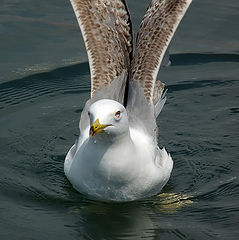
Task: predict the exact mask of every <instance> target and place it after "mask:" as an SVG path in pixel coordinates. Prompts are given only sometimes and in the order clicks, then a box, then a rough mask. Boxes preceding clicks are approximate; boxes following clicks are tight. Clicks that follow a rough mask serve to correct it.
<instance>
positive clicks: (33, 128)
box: [0, 0, 239, 240]
mask: <svg viewBox="0 0 239 240" xmlns="http://www.w3.org/2000/svg"><path fill="white" fill-rule="evenodd" d="M148 2H149V1H143V0H128V5H129V8H130V12H131V16H132V21H133V25H134V32H136V31H137V28H138V25H139V22H140V19H141V18H142V15H143V13H144V11H145V9H146V7H147V5H148ZM238 29H239V3H238V0H227V1H225V0H210V1H209V0H195V1H194V2H193V4H192V5H191V7H190V9H189V11H188V13H187V15H186V16H185V18H184V20H183V21H182V23H181V25H180V27H179V29H178V31H177V33H176V35H175V38H174V39H173V42H172V44H171V47H170V59H171V63H172V64H171V66H169V67H164V68H162V69H161V70H160V73H159V76H158V78H159V79H161V81H163V82H165V83H166V84H167V87H168V100H167V103H166V106H165V108H164V110H163V112H162V114H161V115H160V117H159V119H158V125H159V128H160V136H159V143H160V145H161V146H165V147H166V148H167V150H168V151H169V152H170V153H171V155H172V157H173V159H174V169H173V173H172V176H171V179H170V181H169V182H168V184H167V185H166V187H165V188H164V189H163V192H164V193H166V194H169V193H177V194H179V193H183V194H186V195H187V196H188V197H189V198H190V201H191V203H190V204H189V203H188V202H187V201H181V202H184V203H185V204H184V206H181V207H180V208H179V207H178V208H177V206H178V202H177V201H176V205H170V204H169V203H162V198H160V197H152V198H149V199H146V200H144V201H139V202H133V203H125V204H106V203H101V202H96V201H91V200H88V199H86V198H85V197H84V196H82V195H81V194H79V193H77V192H76V191H75V190H74V189H73V188H72V187H71V185H70V183H69V182H68V181H67V180H66V178H65V176H64V172H63V162H64V157H65V154H66V153H67V151H68V149H69V148H70V146H71V145H72V144H73V143H74V141H75V139H76V137H77V136H78V134H79V132H78V120H79V117H80V113H81V110H82V108H83V106H84V103H85V101H86V100H87V99H88V98H89V91H90V75H89V69H88V62H87V57H86V53H85V49H84V44H83V42H82V37H81V34H80V31H79V29H78V26H77V23H76V20H75V16H74V14H73V11H72V8H71V6H70V4H69V2H68V1H67V0H51V1H46V0H41V1H33V0H21V1H20V0H11V1H10V0H1V7H0V142H1V143H0V144H1V145H0V152H1V158H0V211H1V214H0V239H7V240H15V239H16V240H18V239H34V240H35V239H37V240H38V239H39V240H42V239H57V240H60V239H64V240H65V239H67V240H71V239H94V240H98V239H170V240H171V239H203V240H204V239H238V234H239V230H238V226H239V225H238V224H239V217H238V214H239V204H238V202H239V182H238V175H239V163H238V160H239V154H238V150H239V148H238V145H239V144H238V141H239V122H238V120H239V119H238V116H239V30H238ZM186 203H188V204H186Z"/></svg>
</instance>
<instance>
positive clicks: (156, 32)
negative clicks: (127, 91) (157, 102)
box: [130, 0, 192, 101]
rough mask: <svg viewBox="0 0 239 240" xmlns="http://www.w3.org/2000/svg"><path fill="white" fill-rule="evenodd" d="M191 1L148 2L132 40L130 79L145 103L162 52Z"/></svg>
mask: <svg viewBox="0 0 239 240" xmlns="http://www.w3.org/2000/svg"><path fill="white" fill-rule="evenodd" d="M191 1H192V0H152V2H151V4H150V6H149V7H148V9H147V11H146V13H145V15H144V18H143V20H142V23H141V25H140V30H139V33H138V35H137V40H136V50H135V54H134V57H133V60H132V65H131V73H130V80H136V81H139V82H140V85H141V87H142V88H143V89H144V94H145V97H146V99H147V100H148V101H153V99H154V87H155V81H156V77H157V74H158V70H159V67H160V64H161V62H162V59H163V56H164V54H165V51H166V49H167V47H168V45H169V43H170V41H171V39H172V37H173V35H174V32H175V31H176V29H177V26H178V24H179V23H180V21H181V19H182V17H183V16H184V14H185V12H186V10H187V8H188V7H189V5H190V3H191Z"/></svg>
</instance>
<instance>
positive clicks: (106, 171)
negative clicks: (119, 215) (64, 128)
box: [65, 99, 173, 201]
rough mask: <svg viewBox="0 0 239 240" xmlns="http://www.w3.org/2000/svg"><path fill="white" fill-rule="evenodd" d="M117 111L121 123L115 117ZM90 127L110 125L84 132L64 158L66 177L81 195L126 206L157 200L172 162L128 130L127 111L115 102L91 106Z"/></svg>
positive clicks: (139, 132) (144, 138)
mask: <svg viewBox="0 0 239 240" xmlns="http://www.w3.org/2000/svg"><path fill="white" fill-rule="evenodd" d="M118 111H120V112H121V114H120V115H121V116H120V119H119V118H116V117H115V113H116V112H118ZM89 115H90V122H91V124H93V122H95V121H96V119H99V122H100V123H103V124H111V125H112V126H108V127H106V128H105V129H104V131H102V132H100V133H98V134H97V135H96V136H92V137H89V129H90V127H88V128H87V129H86V131H85V134H83V136H81V137H80V138H81V139H80V141H79V142H78V143H77V144H75V145H73V146H72V148H71V149H70V151H69V152H68V154H67V156H66V161H65V173H66V176H67V177H68V179H69V180H70V182H71V183H72V185H73V186H74V188H75V189H77V190H78V191H79V192H81V193H84V194H86V195H88V196H90V197H92V198H97V199H101V200H115V201H130V200H135V199H140V198H144V197H148V196H152V195H155V194H157V193H158V192H159V191H160V190H161V189H162V187H163V186H164V185H165V184H166V182H167V181H168V179H169V177H170V173H171V170H172V167H173V161H172V159H171V157H170V155H168V154H167V152H166V150H165V149H162V150H161V149H159V147H158V146H157V145H156V144H155V143H154V142H153V139H152V137H151V136H148V135H147V133H145V132H144V131H142V129H141V128H138V127H137V125H136V126H130V125H129V122H128V116H127V111H126V109H125V108H124V107H123V106H122V105H121V104H120V103H118V102H116V101H113V100H106V99H104V100H99V101H97V102H95V103H94V104H93V105H91V107H90V110H89Z"/></svg>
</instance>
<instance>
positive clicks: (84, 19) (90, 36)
mask: <svg viewBox="0 0 239 240" xmlns="http://www.w3.org/2000/svg"><path fill="white" fill-rule="evenodd" d="M70 1H71V4H72V6H73V9H74V11H75V14H76V17H77V20H78V23H79V25H80V28H81V32H82V35H83V38H84V41H85V45H86V50H87V54H88V58H89V64H90V71H91V96H93V95H94V93H95V92H96V90H98V89H100V88H101V87H102V86H106V85H108V84H110V83H111V82H112V81H113V80H114V79H116V78H117V77H119V76H120V75H121V73H122V72H123V71H125V72H128V70H129V66H130V56H131V52H132V36H131V23H130V17H129V14H128V10H127V6H126V3H125V1H124V0H70Z"/></svg>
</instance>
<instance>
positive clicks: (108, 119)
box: [88, 99, 129, 139]
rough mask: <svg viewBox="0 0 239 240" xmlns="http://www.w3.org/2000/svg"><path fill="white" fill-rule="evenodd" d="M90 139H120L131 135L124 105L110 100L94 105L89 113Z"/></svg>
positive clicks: (103, 100)
mask: <svg viewBox="0 0 239 240" xmlns="http://www.w3.org/2000/svg"><path fill="white" fill-rule="evenodd" d="M88 115H89V118H90V131H89V136H90V137H93V138H94V137H97V138H98V137H105V138H114V139H116V138H120V137H122V136H125V135H127V134H128V133H129V123H128V116H127V112H126V109H125V108H124V106H123V105H122V104H120V103H119V102H116V101H114V100H110V99H102V100H99V101H97V102H95V103H93V104H92V105H91V106H90V108H89V111H88Z"/></svg>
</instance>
